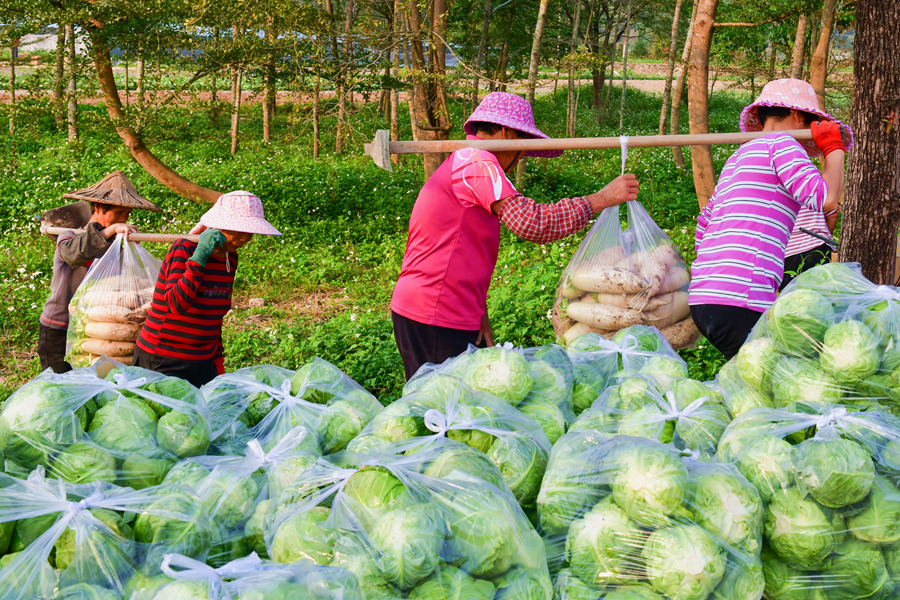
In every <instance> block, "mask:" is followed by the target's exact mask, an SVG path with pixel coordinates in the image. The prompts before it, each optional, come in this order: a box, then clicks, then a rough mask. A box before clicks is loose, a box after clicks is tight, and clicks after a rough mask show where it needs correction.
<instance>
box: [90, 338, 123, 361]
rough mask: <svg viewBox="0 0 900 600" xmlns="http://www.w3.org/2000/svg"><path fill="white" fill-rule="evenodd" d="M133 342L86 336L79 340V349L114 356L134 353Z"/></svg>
mask: <svg viewBox="0 0 900 600" xmlns="http://www.w3.org/2000/svg"><path fill="white" fill-rule="evenodd" d="M134 348H135V344H134V342H111V341H109V340H95V339H93V338H87V339H85V340H84V341H83V342H81V351H82V352H85V353H87V354H97V355H101V354H105V355H107V356H109V357H112V358H116V357H119V356H130V355H132V354H134Z"/></svg>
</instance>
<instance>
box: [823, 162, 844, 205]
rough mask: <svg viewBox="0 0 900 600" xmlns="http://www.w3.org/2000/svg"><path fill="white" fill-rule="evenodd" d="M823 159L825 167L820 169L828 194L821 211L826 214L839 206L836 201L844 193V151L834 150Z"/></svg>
mask: <svg viewBox="0 0 900 600" xmlns="http://www.w3.org/2000/svg"><path fill="white" fill-rule="evenodd" d="M823 160H824V162H825V168H824V169H823V170H822V178H823V179H824V180H825V183H826V184H827V185H828V194H827V195H826V196H825V204H824V206H823V207H822V211H823V212H824V213H826V214H828V213H830V212H833V211H835V210H837V209H838V208H839V206H838V201H839V200H840V199H841V196H842V195H843V193H844V151H843V150H834V151H832V152H830V153H829V154H828V156H826V157H825V158H824V159H823Z"/></svg>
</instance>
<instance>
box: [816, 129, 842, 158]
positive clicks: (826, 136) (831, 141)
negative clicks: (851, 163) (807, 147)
mask: <svg viewBox="0 0 900 600" xmlns="http://www.w3.org/2000/svg"><path fill="white" fill-rule="evenodd" d="M810 129H811V130H812V135H813V142H815V144H816V146H817V147H818V148H819V150H821V151H822V154H824V155H825V156H828V155H829V154H830V153H831V152H834V151H835V150H845V147H844V134H843V131H841V126H840V125H838V124H837V123H835V122H834V121H813V123H812V125H810Z"/></svg>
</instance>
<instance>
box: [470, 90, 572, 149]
mask: <svg viewBox="0 0 900 600" xmlns="http://www.w3.org/2000/svg"><path fill="white" fill-rule="evenodd" d="M473 123H494V124H495V125H505V126H506V127H510V128H512V129H515V130H516V131H521V132H522V133H529V134H531V135H532V136H534V137H536V138H541V139H545V140H549V139H550V136H549V135H547V134H546V133H544V132H543V131H541V130H540V129H538V128H537V127H535V125H534V114H533V113H532V112H531V105H530V104H528V101H527V100H525V99H524V98H522V97H520V96H517V95H515V94H510V93H509V92H491V93H490V94H488V95H487V96H485V97H484V98H483V99H482V100H481V104H479V105H478V108H476V109H475V110H474V111H473V112H472V114H471V115H469V118H468V119H466V124H465V125H464V126H463V129H465V130H466V133H468V134H469V135H475V128H474V127H473V126H472V124H473ZM562 153H563V151H562V150H531V151H528V152H526V153H525V156H540V157H544V158H555V157H557V156H560V155H562Z"/></svg>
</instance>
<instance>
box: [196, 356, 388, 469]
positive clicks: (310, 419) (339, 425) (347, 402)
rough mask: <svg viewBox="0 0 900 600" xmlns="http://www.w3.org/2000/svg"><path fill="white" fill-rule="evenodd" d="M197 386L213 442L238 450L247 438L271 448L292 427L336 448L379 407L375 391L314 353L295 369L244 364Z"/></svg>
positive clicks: (327, 448) (325, 448) (325, 449)
mask: <svg viewBox="0 0 900 600" xmlns="http://www.w3.org/2000/svg"><path fill="white" fill-rule="evenodd" d="M201 391H202V392H203V394H204V395H205V396H206V399H207V402H208V404H209V408H210V411H211V412H212V415H213V422H212V430H213V440H214V441H213V447H214V449H215V450H216V451H217V452H219V453H221V454H241V453H243V451H244V449H245V448H246V446H247V443H248V442H249V441H251V440H257V441H258V442H259V443H260V444H261V445H262V447H263V449H264V450H266V451H268V450H271V449H272V447H274V446H275V445H276V444H278V442H280V441H281V440H282V439H283V438H284V436H285V435H287V434H288V432H290V431H291V430H292V429H293V428H294V427H297V426H299V425H302V426H303V427H305V428H306V429H307V430H308V431H309V432H310V433H312V434H314V436H310V437H309V438H308V442H309V443H311V444H313V443H314V444H315V445H316V446H318V451H319V452H320V453H324V454H329V453H332V452H336V451H339V450H342V449H343V448H344V447H345V446H346V445H347V443H348V442H349V441H350V440H351V439H353V438H354V437H355V436H356V435H357V434H358V433H359V432H360V431H362V429H363V427H365V426H366V424H367V423H368V422H369V421H371V420H372V418H373V417H374V416H375V415H376V414H377V413H378V411H380V410H381V404H379V403H378V401H377V400H376V399H375V397H374V396H373V395H372V394H370V393H369V392H367V391H366V390H365V389H363V387H362V386H360V385H359V384H358V383H356V382H355V381H353V380H352V379H350V378H349V377H348V376H347V375H346V374H344V372H343V371H341V370H340V369H338V368H337V367H335V366H334V365H332V364H331V363H329V362H328V361H326V360H322V359H321V358H314V359H313V360H312V361H310V362H309V363H307V364H305V365H303V366H302V367H300V368H299V369H297V370H296V371H289V370H288V369H282V368H281V367H275V366H272V365H261V366H256V367H246V368H243V369H239V370H238V371H235V372H234V373H226V374H225V375H220V376H218V377H216V378H215V379H213V380H212V381H211V382H209V383H207V384H206V385H205V386H203V388H201Z"/></svg>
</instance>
